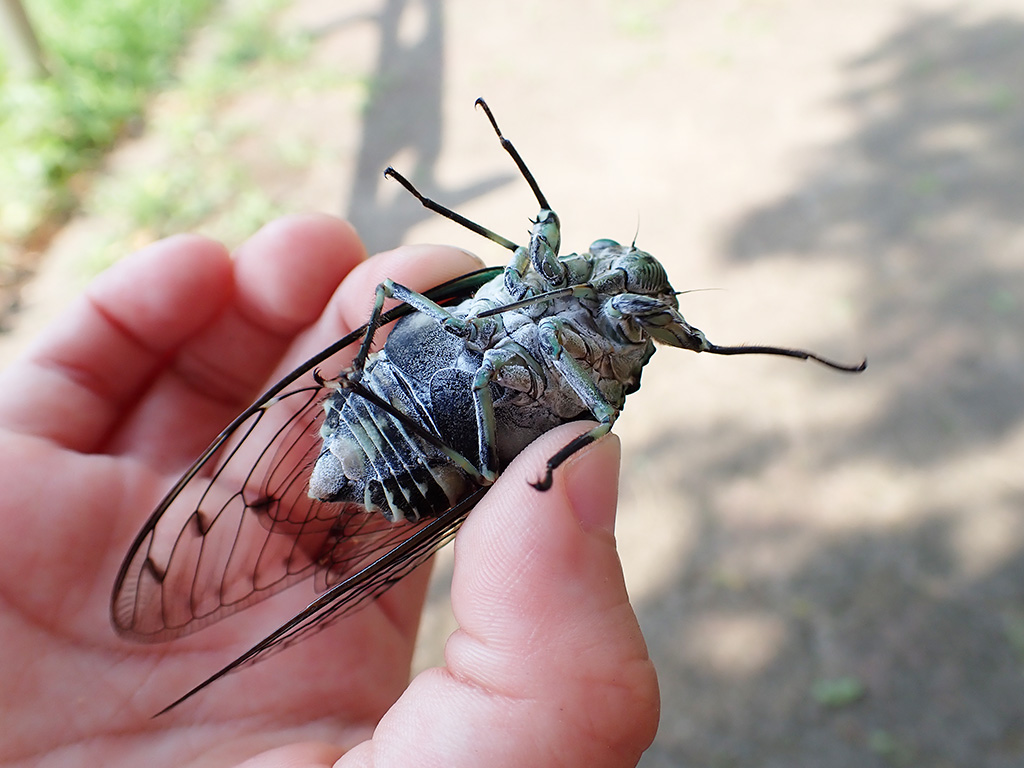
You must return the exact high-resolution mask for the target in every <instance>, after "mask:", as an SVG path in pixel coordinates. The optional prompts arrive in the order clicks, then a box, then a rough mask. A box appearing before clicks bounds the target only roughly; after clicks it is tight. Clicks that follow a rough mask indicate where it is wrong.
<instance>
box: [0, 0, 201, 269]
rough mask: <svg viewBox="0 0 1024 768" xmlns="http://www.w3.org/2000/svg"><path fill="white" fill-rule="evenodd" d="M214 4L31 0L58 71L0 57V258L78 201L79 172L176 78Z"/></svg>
mask: <svg viewBox="0 0 1024 768" xmlns="http://www.w3.org/2000/svg"><path fill="white" fill-rule="evenodd" d="M215 4H216V3H215V0H36V2H33V3H30V4H28V7H27V8H26V11H27V12H28V13H29V14H30V16H31V21H32V24H33V26H34V27H35V30H36V34H37V35H38V37H39V40H40V44H41V46H42V49H43V52H44V55H45V58H46V64H47V66H48V68H49V70H50V73H51V74H50V76H49V77H48V78H45V79H42V80H38V81H19V80H17V79H15V78H12V77H11V76H10V73H9V72H8V71H7V69H6V68H4V65H3V64H2V63H0V243H4V244H6V245H5V247H3V248H0V264H2V263H3V261H4V260H5V258H10V256H11V251H12V250H13V249H14V248H15V247H17V246H18V245H19V244H21V243H24V242H25V240H26V239H28V238H30V237H31V236H32V235H33V233H37V232H38V231H39V229H40V227H42V226H43V225H45V224H46V223H47V222H48V221H51V220H53V219H54V218H60V217H61V216H64V215H66V214H67V213H68V212H69V211H70V210H72V209H73V207H74V205H75V203H76V198H77V195H76V183H75V179H76V177H77V176H78V175H79V174H81V173H82V172H83V171H88V170H91V169H93V168H95V167H96V166H97V164H98V163H99V162H100V161H101V160H102V158H103V156H104V153H105V152H106V151H107V150H108V149H109V148H110V147H111V146H112V145H113V144H114V142H115V141H116V140H117V138H118V137H119V136H120V135H121V134H122V132H123V131H124V130H125V128H126V126H127V125H128V124H129V123H130V122H131V121H133V120H135V119H137V118H138V117H139V115H140V114H141V113H142V111H143V109H144V107H145V105H146V103H147V101H148V99H149V97H150V95H151V94H152V93H153V92H154V91H155V90H157V89H159V88H161V87H162V86H164V85H166V84H167V83H168V82H170V81H171V80H172V79H173V72H174V66H175V62H176V59H177V55H178V53H179V51H180V50H181V49H182V47H183V46H184V44H185V43H186V41H187V39H188V36H189V32H190V31H191V30H192V29H194V28H195V26H196V25H197V24H198V23H199V22H200V21H201V20H202V19H203V17H204V16H205V14H206V13H207V12H208V11H209V10H210V9H211V8H212V7H213V6H214V5H215ZM5 252H6V253H5Z"/></svg>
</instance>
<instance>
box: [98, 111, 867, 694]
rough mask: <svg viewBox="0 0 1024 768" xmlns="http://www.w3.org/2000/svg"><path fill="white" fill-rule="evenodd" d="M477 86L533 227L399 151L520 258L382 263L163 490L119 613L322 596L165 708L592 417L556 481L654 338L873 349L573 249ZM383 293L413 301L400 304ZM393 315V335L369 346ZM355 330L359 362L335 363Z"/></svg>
mask: <svg viewBox="0 0 1024 768" xmlns="http://www.w3.org/2000/svg"><path fill="white" fill-rule="evenodd" d="M476 103H477V105H478V106H479V107H481V108H482V109H483V111H484V113H485V114H486V116H487V118H488V120H489V121H490V124H491V126H492V127H493V129H494V132H495V133H496V134H497V136H498V139H499V141H500V142H501V146H502V147H503V148H504V149H505V151H506V152H508V154H509V155H510V156H511V158H512V160H513V161H514V162H515V164H516V165H517V167H518V168H519V171H520V173H521V174H522V176H523V178H524V179H525V180H526V182H527V184H528V185H529V186H530V188H531V190H532V191H533V194H534V196H535V197H536V199H537V203H538V205H539V207H540V211H539V213H538V214H537V217H536V219H534V220H533V222H532V228H531V230H530V239H529V242H528V243H527V244H526V245H524V246H520V245H517V244H516V243H514V242H512V241H511V240H508V239H506V238H504V237H502V236H500V235H498V234H496V233H494V232H492V231H491V230H489V229H487V228H485V227H483V226H481V225H479V224H476V223H475V222H472V221H470V220H468V219H466V218H465V217H463V216H461V215H459V214H458V213H456V212H455V211H452V210H450V209H448V208H446V207H444V206H442V205H440V204H438V203H436V202H434V201H433V200H430V199H428V198H426V197H424V196H423V195H422V194H420V192H419V191H418V190H417V189H416V188H415V187H414V186H413V185H412V184H411V183H410V182H409V181H408V180H407V179H405V178H404V177H403V176H402V175H401V174H399V173H398V172H397V171H395V170H393V169H392V168H388V169H386V170H385V171H384V173H385V176H388V177H390V178H392V179H394V180H396V181H398V182H399V183H400V184H402V185H403V186H404V187H405V188H406V189H407V190H408V191H409V192H410V193H411V194H412V195H413V196H415V198H416V199H417V200H419V202H420V203H421V204H422V205H424V206H426V207H427V208H428V209H430V210H432V211H434V212H436V213H439V214H440V215H442V216H444V217H446V218H448V219H450V220H452V221H454V222H456V223H458V224H460V225H462V226H463V227H466V228H468V229H469V230H471V231H473V232H475V233H477V234H479V235H481V236H483V237H485V238H487V239H489V240H491V241H492V242H494V243H497V244H498V245H500V246H503V247H504V248H507V249H508V250H509V251H511V252H512V258H511V260H510V261H509V263H508V265H507V266H505V267H504V268H500V267H499V268H493V269H483V270H480V271H477V272H473V273H470V274H468V275H464V276H462V277H460V278H457V279H455V280H451V281H449V282H446V283H444V284H442V285H439V286H437V287H436V288H433V289H432V290H429V291H426V292H425V293H417V292H414V291H411V290H409V289H408V288H405V287H403V286H401V285H399V284H396V283H394V282H392V281H385V282H384V283H382V284H381V285H380V286H378V288H377V292H376V297H375V303H374V307H373V310H372V313H371V315H370V317H369V319H368V321H367V323H366V324H365V325H364V326H362V327H360V328H357V329H356V330H355V331H353V332H352V333H351V334H349V335H348V336H346V337H345V338H343V339H340V340H339V341H338V342H336V343H335V344H333V345H332V346H330V347H328V348H327V349H325V350H324V351H323V352H321V353H320V354H318V355H316V356H315V357H313V358H312V359H310V360H307V361H306V362H305V363H303V364H302V365H301V366H299V367H298V368H296V369H295V370H294V371H292V372H291V373H290V374H288V375H287V376H285V377H284V378H283V379H282V380H281V381H279V382H278V383H277V384H275V385H274V386H273V387H271V389H269V390H268V391H267V392H266V393H264V394H263V395H262V396H261V397H260V398H259V399H258V400H257V401H256V402H254V403H253V404H252V405H251V406H249V408H247V409H246V410H245V411H244V412H243V413H241V414H240V415H239V416H238V418H236V419H235V420H234V421H233V422H232V423H231V424H229V425H228V426H227V428H226V429H224V431H223V432H221V434H220V435H219V436H218V437H217V438H216V439H215V440H214V441H213V444H212V445H210V447H209V448H207V449H206V451H204V452H203V454H202V455H201V456H200V457H199V458H198V459H196V461H195V462H194V463H193V464H192V466H191V467H189V469H188V471H187V472H185V474H184V475H183V476H182V477H181V479H180V480H178V482H177V483H175V485H174V487H173V488H171V489H170V491H168V493H167V495H166V496H165V497H164V499H163V501H161V502H160V504H159V505H158V506H157V508H156V510H155V511H154V512H153V513H152V515H151V516H150V517H149V519H148V520H147V521H146V523H145V525H144V526H143V527H142V530H141V531H140V532H139V534H138V536H137V537H136V538H135V541H134V542H133V543H132V545H131V549H130V550H129V552H128V554H127V556H126V558H125V560H124V563H123V564H122V566H121V569H120V572H119V573H118V575H117V581H116V583H115V585H114V592H113V597H112V602H111V615H112V618H113V623H114V626H115V627H116V629H117V631H118V632H119V633H120V634H121V635H123V636H125V637H128V638H131V639H133V640H139V641H144V642H155V641H164V640H171V639H174V638H176V637H180V636H182V635H186V634H189V633H191V632H195V631H196V630H199V629H201V628H203V627H205V626H207V625H209V624H211V623H213V622H216V621H219V620H221V619H223V618H224V617H226V616H228V615H230V614H232V613H235V612H236V611H239V610H242V609H243V608H246V607H248V606H250V605H253V604H254V603H257V602H259V601H261V600H263V599H264V598H267V597H269V596H270V595H273V594H275V593H277V592H279V591H280V590H282V589H284V588H285V587H288V586H290V585H292V584H294V583H296V582H298V581H302V580H304V579H307V578H310V577H312V578H313V580H314V586H315V590H316V593H317V595H318V596H317V597H316V599H315V600H313V602H311V603H310V604H309V605H308V606H307V607H306V608H305V609H304V610H302V611H301V612H300V613H299V614H298V615H297V616H295V617H294V618H292V619H291V620H290V621H288V622H286V623H285V624H284V625H283V626H281V627H279V628H278V629H276V630H274V631H273V632H272V633H270V634H269V635H268V636H267V637H266V638H264V639H263V640H261V641H260V642H259V643H257V644H256V645H255V646H253V647H252V648H250V649H249V650H248V651H246V652H245V653H243V654H242V655H241V656H239V657H238V658H237V659H235V660H234V661H232V662H231V663H230V664H228V665H227V666H226V667H224V668H223V669H221V670H220V671H218V672H216V673H215V674H213V675H212V676H211V677H209V678H207V679H206V680H205V681H203V682H201V683H200V684H199V685H197V686H196V687H195V688H193V689H192V690H191V691H189V692H187V693H185V694H184V695H183V696H181V697H180V698H179V699H178V700H176V701H175V702H173V703H172V704H171V705H169V706H168V707H167V708H166V709H170V708H171V707H173V706H176V705H177V704H179V703H181V702H182V701H184V700H185V699H186V698H188V697H189V696H191V695H192V694H194V693H196V692H197V691H199V690H201V689H202V688H204V687H206V686H207V685H209V684H210V683H212V682H213V681H214V680H216V679H218V678H220V677H221V676H223V675H225V674H227V673H228V672H230V671H232V670H234V669H236V668H238V667H240V666H242V665H244V664H248V663H250V662H253V661H255V660H257V659H260V658H262V657H263V656H265V655H266V654H268V653H270V652H271V651H273V650H277V649H280V648H282V647H284V646H287V645H290V644H292V643H294V642H296V641H297V640H299V639H301V638H302V637H304V636H306V635H308V634H309V633H311V632H313V631H316V630H319V629H322V628H323V627H324V626H325V625H327V624H328V623H330V622H331V621H333V620H335V619H338V618H339V617H342V616H344V615H345V614H347V613H349V612H351V611H353V610H355V609H357V608H359V607H361V606H363V605H365V604H366V603H367V602H369V601H371V600H373V599H375V598H376V597H377V596H379V595H380V594H381V593H382V592H384V591H385V590H387V589H388V588H389V587H390V586H392V585H393V584H395V583H396V582H397V581H398V580H400V579H401V578H402V577H404V576H405V575H407V574H408V573H410V572H411V571H412V570H414V569H415V568H417V567H418V566H419V565H421V564H423V563H424V562H425V561H426V560H427V559H428V558H429V557H430V556H431V555H432V554H433V553H434V552H435V551H436V550H437V549H438V548H439V547H441V546H442V545H444V544H445V543H446V542H448V541H450V540H451V539H452V538H453V537H454V535H455V533H456V532H457V531H458V529H459V526H460V525H461V524H462V522H463V521H464V520H465V519H466V516H467V515H468V514H469V512H470V510H471V509H472V508H473V506H474V505H475V504H476V503H477V502H478V501H479V500H480V499H481V497H482V496H483V494H484V492H485V491H486V489H487V487H488V486H490V485H491V484H492V483H493V482H494V480H495V479H496V478H497V476H498V475H499V474H500V473H501V471H502V470H503V469H504V468H505V467H506V466H507V465H508V464H509V462H511V461H512V459H513V458H514V457H515V456H516V455H517V454H518V453H519V452H520V451H521V450H522V449H523V448H524V447H526V445H528V444H529V443H530V442H531V441H532V440H534V439H535V438H537V437H538V436H540V435H541V434H543V433H545V432H547V431H548V430H550V429H552V428H554V427H556V426H558V425H559V424H563V423H565V422H569V421H575V420H582V419H592V420H594V421H595V422H596V425H595V426H594V427H593V428H592V429H590V430H589V431H587V432H585V433H583V434H581V435H580V436H579V437H577V438H576V439H574V440H573V441H571V442H570V443H569V444H567V445H566V446H565V447H564V448H562V449H561V450H560V451H558V452H557V453H555V454H554V455H553V456H551V458H550V459H549V460H548V462H547V468H546V471H545V474H544V476H542V477H540V478H538V479H537V481H536V482H535V483H534V486H535V488H536V489H537V492H543V491H544V490H546V489H547V488H548V487H549V486H550V484H551V482H552V476H553V473H554V472H555V471H557V469H558V467H559V465H561V464H562V463H563V462H564V461H566V460H567V459H568V458H569V457H570V456H572V455H573V454H574V453H576V452H577V451H579V450H581V449H582V448H583V447H585V446H586V445H588V444H589V443H591V442H593V441H594V440H597V439H598V438H600V437H601V436H602V435H604V434H605V433H607V432H608V431H609V430H610V429H611V427H612V425H613V424H614V423H615V420H616V418H617V417H618V415H619V412H620V411H621V409H622V407H623V404H624V402H625V398H626V396H627V395H628V394H630V393H631V392H634V391H636V390H637V389H638V388H639V386H640V375H641V371H642V369H643V367H644V365H645V364H646V363H647V361H648V360H650V359H651V356H652V355H653V354H654V350H655V343H661V344H665V345H668V346H671V347H679V348H682V349H688V350H691V351H693V352H708V353H712V354H717V355H738V354H768V355H785V356H789V357H795V358H801V359H805V360H814V361H817V362H819V363H822V364H824V365H827V366H829V367H831V368H835V369H837V370H840V371H848V372H857V371H861V370H863V369H864V367H865V365H866V362H862V363H859V364H857V365H843V364H841V363H837V362H834V361H832V360H828V359H826V358H823V357H821V356H819V355H817V354H814V353H812V352H807V351H803V350H795V349H785V348H781V347H769V346H719V345H716V344H713V343H711V342H709V341H708V340H707V339H706V338H705V336H704V334H703V333H702V332H701V331H700V330H698V329H697V328H694V327H693V326H691V325H690V324H688V323H687V322H686V320H685V319H684V318H683V316H682V315H681V314H680V312H679V306H678V301H677V292H676V291H675V290H673V288H672V286H671V285H670V284H669V282H668V277H667V275H666V273H665V269H664V268H663V267H662V265H661V264H660V263H659V262H658V260H657V259H655V258H654V257H653V256H652V255H651V254H649V253H646V252H645V251H642V250H640V249H638V248H636V246H635V244H631V245H620V244H619V243H617V242H615V241H614V240H608V239H602V240H596V241H594V242H593V243H592V244H591V245H590V248H589V249H588V250H587V251H586V252H582V253H571V254H567V255H560V244H561V231H560V223H559V220H558V216H557V214H556V213H555V212H554V210H553V209H552V208H551V206H550V205H549V204H548V202H547V200H546V198H545V197H544V195H543V193H542V192H541V190H540V188H539V186H538V185H537V182H536V180H535V179H534V177H533V175H532V174H531V173H530V171H529V170H528V168H527V167H526V164H525V163H524V162H523V160H522V158H521V156H520V155H519V153H518V151H517V150H516V148H515V147H514V146H513V145H512V143H511V142H510V141H509V140H508V139H506V138H505V137H504V136H503V135H502V132H501V130H500V129H499V127H498V124H497V122H496V120H495V119H494V116H493V114H492V113H491V111H490V109H489V108H488V106H487V104H486V103H485V102H484V101H483V100H482V99H478V100H477V102H476ZM388 298H394V299H397V300H398V301H399V303H398V304H397V306H395V307H394V308H392V309H390V310H388V311H385V310H384V305H385V301H386V300H387V299H388ZM384 327H390V332H389V334H388V337H387V340H386V342H385V343H384V345H383V346H382V347H381V348H380V349H379V350H378V351H373V349H374V339H375V338H376V336H377V334H378V333H379V332H380V330H381V329H382V328H384ZM351 348H356V349H357V351H356V353H355V357H354V359H353V360H352V362H351V363H350V364H348V365H346V366H344V367H341V366H340V364H336V363H335V364H334V367H333V369H332V360H333V359H334V358H335V357H337V356H339V355H342V354H344V353H345V352H346V350H348V351H349V353H351ZM324 371H328V373H329V374H332V375H328V374H325V373H324ZM334 371H337V372H334ZM166 709H165V710H164V711H166Z"/></svg>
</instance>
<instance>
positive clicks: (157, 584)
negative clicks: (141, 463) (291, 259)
mask: <svg viewBox="0 0 1024 768" xmlns="http://www.w3.org/2000/svg"><path fill="white" fill-rule="evenodd" d="M495 273H496V271H495V270H493V269H490V270H481V271H479V272H475V273H471V274H469V275H465V276H463V277H461V278H457V279H456V280H453V281H450V282H448V283H444V284H442V285H441V286H438V287H437V288H435V289H433V290H432V291H430V292H428V294H427V295H428V296H431V298H433V299H434V300H435V301H439V302H449V301H456V300H459V299H461V298H464V297H465V296H468V295H471V294H472V293H473V292H474V291H475V290H476V289H477V288H478V287H479V286H480V285H482V284H483V283H484V282H486V281H487V280H489V279H491V278H492V277H493V276H494V274H495ZM411 311H412V310H411V308H410V307H409V306H408V305H399V306H398V307H396V308H395V309H393V310H390V311H389V312H387V313H385V314H384V315H383V316H382V318H381V323H382V324H385V323H389V322H392V321H393V320H395V319H397V318H398V317H401V316H403V315H405V314H408V313H409V312H411ZM365 331H366V328H365V326H364V327H362V328H359V329H356V330H355V331H353V332H352V333H351V334H349V335H348V336H346V337H345V338H344V339H341V340H339V341H338V342H337V343H335V344H333V345H332V346H331V347H329V348H328V349H325V350H324V351H323V352H321V353H320V354H319V355H317V356H316V357H314V358H312V359H310V360H307V361H306V362H305V363H303V364H302V365H301V366H300V367H299V368H297V369H296V370H295V371H293V372H292V373H291V374H289V375H288V376H286V377H285V378H284V379H282V380H281V381H280V382H278V383H277V384H276V385H275V386H274V387H273V388H271V389H270V390H269V391H268V392H267V393H266V394H264V395H263V396H262V397H261V398H260V399H259V400H257V401H256V402H255V403H254V404H253V405H252V406H250V407H249V408H248V409H246V410H245V411H244V412H243V413H242V414H241V415H240V416H239V417H238V418H237V419H235V421H234V422H232V423H231V424H230V425H229V426H228V427H227V428H226V429H225V430H224V431H223V432H222V433H221V434H220V435H219V436H218V437H217V439H216V440H214V442H213V444H212V445H211V446H210V447H209V448H208V449H207V450H206V451H205V452H204V453H203V455H202V456H200V457H199V459H197V460H196V462H195V463H194V464H193V465H192V466H191V467H190V468H189V470H188V471H187V472H186V473H185V475H184V476H183V477H182V478H181V479H180V480H179V481H178V482H177V483H176V484H175V486H174V487H173V488H172V489H171V490H170V492H169V493H168V494H167V496H166V497H165V498H164V499H163V501H162V502H161V503H160V504H159V506H158V507H157V508H156V510H155V511H154V512H153V514H152V515H151V516H150V518H149V520H147V521H146V523H145V525H144V526H143V528H142V530H141V531H140V532H139V534H138V536H137V537H136V539H135V541H134V542H133V544H132V546H131V549H130V550H129V552H128V555H127V556H126V558H125V560H124V563H123V564H122V566H121V570H120V571H119V573H118V576H117V580H116V582H115V585H114V593H113V596H112V600H111V616H112V619H113V623H114V626H115V627H116V628H117V630H118V631H119V632H120V633H121V634H122V635H125V636H127V637H130V638H132V639H134V640H140V641H150V642H158V641H164V640H170V639H173V638H175V637H179V636H181V635H185V634H189V633H191V632H194V631H196V630H198V629H201V628H202V627H205V626H207V625H209V624H211V623H213V622H215V621H218V620H220V619H222V618H224V617H225V616H228V615H230V614H232V613H235V612H237V611H239V610H242V609H243V608H246V607H248V606H250V605H253V604H254V603H256V602H259V601H261V600H263V599H265V598H267V597H269V596H270V595H273V594H275V593H277V592H279V591H281V590H282V589H284V588H285V587H287V586H290V585H291V584H294V583H296V582H297V581H300V580H302V579H305V578H307V577H309V576H310V575H312V574H313V573H314V572H317V573H319V578H318V579H317V580H316V588H317V590H318V591H321V590H325V589H332V592H330V593H329V594H335V592H334V591H333V589H334V588H341V587H342V586H343V585H344V584H345V583H346V582H347V580H348V579H349V577H351V576H353V575H355V574H358V573H360V572H361V571H362V570H364V569H365V568H366V567H367V566H369V565H370V564H371V563H373V562H374V561H375V560H377V559H379V558H381V557H382V556H386V555H387V554H388V553H390V552H391V551H392V550H396V549H397V548H399V547H400V546H401V545H402V544H403V543H405V542H407V541H409V540H411V539H413V538H414V537H415V536H416V534H417V532H419V531H420V530H421V529H423V528H425V527H426V526H428V525H429V521H428V522H422V523H418V524H408V523H406V524H402V523H399V524H392V523H388V522H387V521H386V520H384V519H383V518H382V517H381V516H379V515H370V514H367V513H366V512H365V510H364V509H363V508H362V507H361V506H359V505H355V504H326V503H323V502H319V501H316V500H314V499H311V498H309V496H308V495H307V493H306V489H307V478H308V476H309V472H310V469H311V468H312V466H313V463H314V462H315V460H316V457H317V455H318V452H319V450H320V439H319V426H320V422H321V420H322V419H323V415H324V411H323V408H322V405H321V401H322V399H323V395H324V386H323V382H322V380H321V379H320V378H319V376H318V375H317V373H316V371H317V369H318V367H319V366H320V365H324V366H325V367H327V369H328V370H338V369H339V368H340V367H341V365H342V364H343V360H344V355H345V354H346V352H347V351H349V349H348V348H349V347H351V346H352V345H353V344H354V343H355V342H357V341H359V340H361V339H362V338H363V337H364V335H365ZM455 528H457V525H455V526H454V527H453V528H452V532H454V529H455ZM435 530H436V529H435ZM444 540H447V539H444ZM442 543H443V542H442ZM436 546H439V544H438V545H436ZM436 546H434V547H433V548H430V552H432V551H433V549H436ZM399 551H405V550H399ZM423 551H425V550H423ZM420 552H421V550H420V549H417V548H416V547H413V548H412V549H411V550H409V554H410V556H413V558H414V559H415V560H416V563H415V564H417V565H418V564H419V563H420V562H422V561H423V560H425V559H426V557H429V553H427V554H426V555H424V556H422V557H418V553H420ZM412 567H415V565H413V566H412ZM411 569H412V568H411V567H405V564H401V563H396V565H395V567H393V568H391V569H390V572H392V573H394V574H401V575H404V574H405V573H407V572H408V571H409V570H411ZM387 570H388V569H382V570H381V573H382V574H383V573H384V571H387ZM399 578H400V576H399ZM388 583H393V581H392V582H388ZM378 586H379V584H377V582H375V581H373V580H372V579H368V580H365V581H364V582H353V585H352V587H351V590H352V591H353V592H354V593H353V595H352V600H349V602H352V601H354V604H362V603H363V602H364V601H365V600H366V599H369V598H372V597H373V596H375V595H377V594H379V593H380V591H382V589H378V588H377V587H378ZM385 588H386V587H385ZM343 592H344V590H341V591H340V592H339V593H337V597H335V598H334V599H338V598H340V597H343V596H344V595H343V594H342V593H343ZM357 598H358V599H357Z"/></svg>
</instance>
